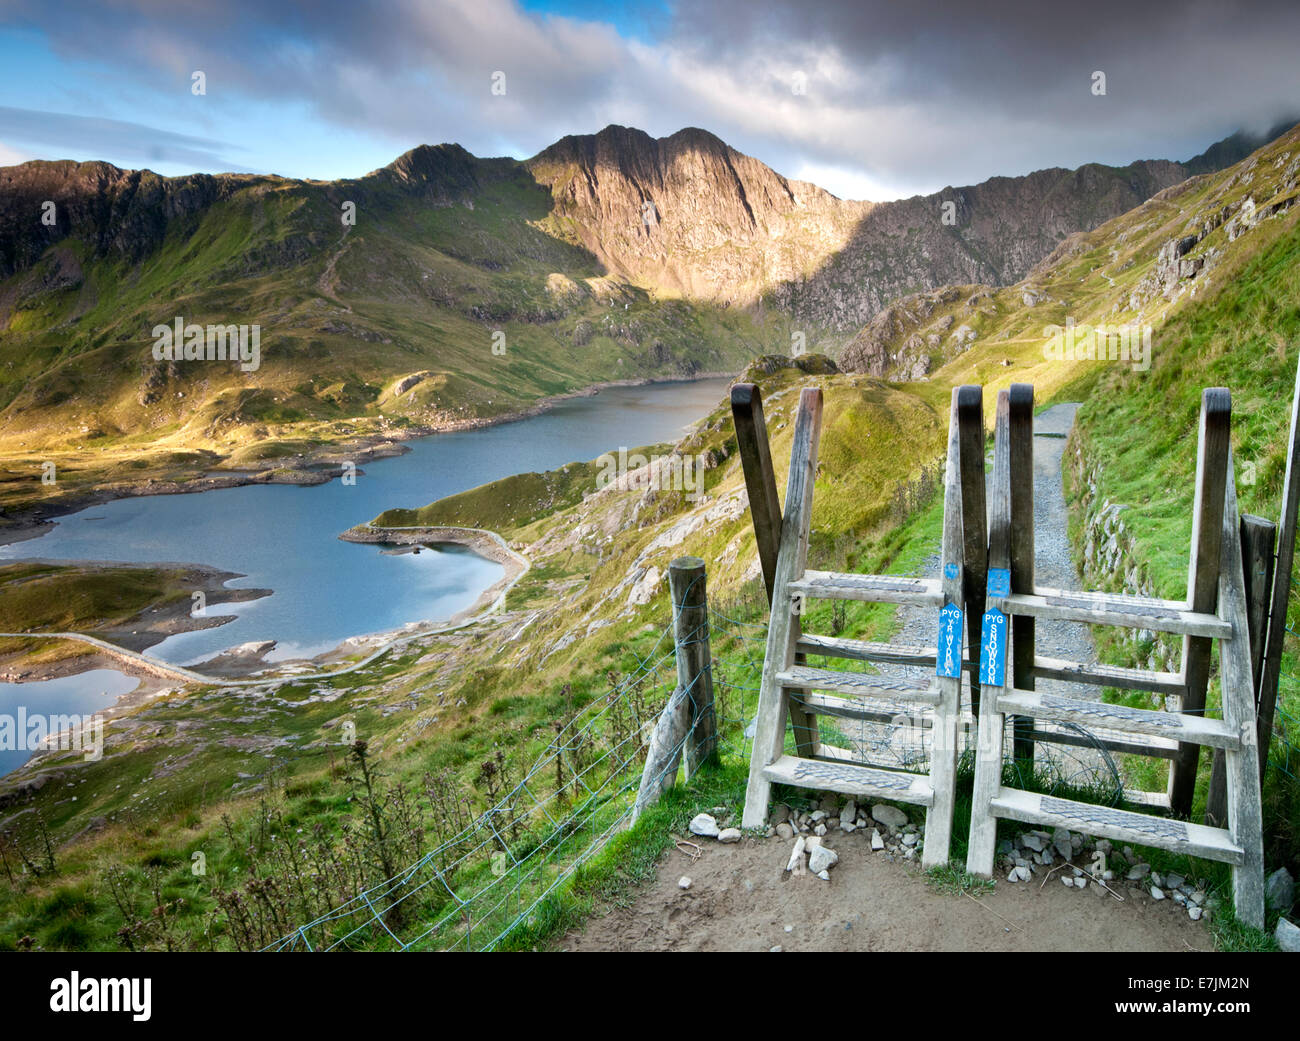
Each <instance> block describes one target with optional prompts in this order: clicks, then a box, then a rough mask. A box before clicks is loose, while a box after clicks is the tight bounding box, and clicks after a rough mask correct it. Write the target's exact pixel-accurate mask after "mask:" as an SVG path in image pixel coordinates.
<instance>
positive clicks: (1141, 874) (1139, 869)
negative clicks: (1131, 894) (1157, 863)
mask: <svg viewBox="0 0 1300 1041" xmlns="http://www.w3.org/2000/svg"><path fill="white" fill-rule="evenodd" d="M1150 873H1151V865H1150V864H1134V865H1133V866H1132V867H1131V868H1129V869H1128V874H1127V875H1125V876H1124V877H1125V878H1127V879H1128V880H1129V881H1130V882H1137V881H1139V880H1141V879H1143V878H1146V876H1147V875H1149V874H1150Z"/></svg>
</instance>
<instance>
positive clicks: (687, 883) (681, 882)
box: [677, 875, 691, 889]
mask: <svg viewBox="0 0 1300 1041" xmlns="http://www.w3.org/2000/svg"><path fill="white" fill-rule="evenodd" d="M677 888H678V889H690V888H691V879H690V876H689V875H683V876H682V877H681V878H679V879H678V880H677Z"/></svg>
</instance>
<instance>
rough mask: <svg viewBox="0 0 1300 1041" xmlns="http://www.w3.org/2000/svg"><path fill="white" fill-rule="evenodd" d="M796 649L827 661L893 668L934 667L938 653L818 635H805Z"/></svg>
mask: <svg viewBox="0 0 1300 1041" xmlns="http://www.w3.org/2000/svg"><path fill="white" fill-rule="evenodd" d="M795 650H797V651H798V652H800V653H801V654H821V655H825V656H826V657H828V658H847V659H851V660H853V661H883V662H889V663H891V664H893V665H918V666H929V667H931V668H933V667H934V664H935V657H936V651H935V648H933V647H915V646H912V645H910V644H900V643H870V642H868V641H866V640H846V639H844V638H842V637H838V636H819V635H817V634H815V633H803V634H802V635H801V636H800V637H799V642H798V644H797V645H796V647H795Z"/></svg>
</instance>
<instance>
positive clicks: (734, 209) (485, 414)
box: [0, 126, 1245, 501]
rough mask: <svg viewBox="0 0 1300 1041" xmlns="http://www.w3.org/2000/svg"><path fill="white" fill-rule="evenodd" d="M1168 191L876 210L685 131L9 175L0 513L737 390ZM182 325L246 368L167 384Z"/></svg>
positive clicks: (1143, 180) (1086, 188) (1073, 189)
mask: <svg viewBox="0 0 1300 1041" xmlns="http://www.w3.org/2000/svg"><path fill="white" fill-rule="evenodd" d="M1244 140H1245V139H1244V138H1240V139H1228V141H1226V142H1223V143H1221V145H1220V146H1216V148H1215V149H1211V150H1210V151H1209V152H1207V153H1206V154H1205V156H1203V157H1198V160H1196V161H1194V162H1196V163H1198V164H1200V165H1202V166H1204V165H1213V164H1214V163H1216V162H1226V161H1228V160H1229V159H1230V158H1231V157H1232V156H1233V155H1235V154H1236V151H1237V150H1239V149H1240V148H1241V147H1244V144H1243V142H1244ZM1187 173H1188V167H1187V166H1184V165H1182V164H1178V163H1173V162H1167V161H1163V160H1148V161H1142V162H1138V163H1134V164H1131V165H1130V166H1128V167H1124V168H1111V167H1102V166H1087V167H1083V168H1081V169H1080V170H1076V171H1067V170H1046V171H1039V172H1037V173H1034V174H1030V175H1028V176H1026V177H1018V178H994V179H992V180H990V181H987V182H984V183H983V184H980V185H976V186H972V187H967V188H960V189H947V190H945V191H944V192H940V193H937V194H936V195H933V196H925V197H917V198H914V199H908V200H902V201H898V202H891V203H881V204H873V203H869V202H854V201H846V200H841V199H838V198H836V197H835V196H833V195H831V194H830V193H828V192H826V191H824V190H822V189H820V188H818V187H816V186H815V185H811V184H807V183H804V182H799V181H792V180H789V179H787V178H784V177H782V176H781V175H780V174H778V173H776V172H775V171H773V170H772V169H770V168H769V167H767V166H766V165H764V164H763V163H761V162H759V161H758V160H757V159H754V158H752V157H750V156H746V155H743V154H741V153H740V152H737V151H736V150H734V149H732V148H730V147H729V146H727V145H726V144H725V143H723V142H722V141H720V140H719V139H718V138H716V137H715V136H713V135H712V134H709V133H707V132H705V131H703V130H697V129H687V130H683V131H680V132H679V133H677V134H673V135H671V136H670V137H667V138H662V139H654V138H651V137H650V136H649V135H647V134H645V133H643V132H641V131H639V130H634V129H628V128H623V127H615V126H611V127H607V128H606V129H605V130H602V131H601V132H600V133H598V134H594V135H583V136H573V137H566V138H564V139H562V140H561V141H558V142H556V144H554V145H552V146H551V147H549V148H547V149H545V150H543V151H542V152H541V153H539V154H538V155H536V156H534V157H533V158H532V159H529V160H526V161H523V162H519V161H516V160H513V159H501V158H498V159H483V158H478V157H475V156H473V155H471V154H470V153H469V152H467V151H466V150H465V149H463V148H461V147H460V146H458V145H438V146H420V147H418V148H415V149H412V150H411V151H410V152H407V153H406V154H404V155H402V156H400V157H399V158H398V159H397V160H395V161H394V162H393V163H391V164H389V165H388V166H386V167H383V168H381V169H379V170H375V171H373V172H372V173H370V174H367V175H366V176H364V177H361V178H356V179H350V180H344V181H336V182H318V181H304V180H292V179H286V178H281V177H272V176H260V175H231V174H223V175H215V176H210V175H202V174H196V175H192V176H187V177H175V178H168V177H159V176H158V175H156V174H153V173H151V172H149V171H147V170H146V171H131V170H121V169H118V168H117V167H114V166H112V165H110V164H107V163H100V162H91V163H76V162H30V163H25V164H22V165H21V166H16V167H9V168H3V169H0V456H5V457H7V458H8V459H9V460H10V463H11V469H12V471H13V472H14V474H15V476H14V477H13V478H12V480H7V481H6V480H0V499H3V500H5V501H12V498H11V494H10V493H14V494H19V495H30V494H44V493H42V492H39V490H38V491H36V492H33V491H32V490H31V489H30V487H29V485H30V482H24V481H23V479H22V476H21V475H22V474H25V473H27V472H28V469H29V467H30V466H32V465H34V463H33V460H34V453H37V452H38V449H39V453H40V454H41V458H42V459H44V458H46V457H50V456H52V455H60V454H61V453H62V454H63V456H66V458H64V462H66V463H67V464H69V465H67V466H62V467H61V469H60V473H61V474H62V475H63V476H61V478H60V487H61V489H64V488H74V489H75V487H76V486H77V482H78V481H79V480H84V481H86V482H89V483H91V484H94V483H96V482H99V481H102V480H104V479H105V478H106V477H116V478H121V479H127V478H130V479H142V478H143V477H144V476H146V475H149V474H153V475H154V476H165V477H166V478H167V479H173V477H175V478H176V479H182V478H183V477H184V475H185V473H178V474H176V475H173V474H171V473H168V474H166V475H160V474H156V473H155V468H156V467H157V465H158V464H157V459H158V458H159V456H160V453H159V451H158V450H159V449H163V450H165V451H166V452H169V453H170V457H171V458H173V459H175V460H176V461H177V463H176V465H177V466H178V467H180V469H181V471H184V472H191V471H193V472H203V471H205V470H207V469H210V468H212V467H214V466H221V465H226V466H237V467H253V468H264V467H266V466H278V465H281V464H280V463H278V462H277V460H280V459H284V458H295V459H296V458H298V457H300V456H301V454H302V453H303V452H304V451H308V450H311V449H312V448H313V446H320V445H325V444H330V443H334V442H337V441H340V440H347V439H353V438H358V437H363V438H386V437H391V436H394V435H398V436H404V435H403V434H402V433H401V432H402V431H405V432H406V433H411V432H420V431H427V430H434V429H448V428H455V427H459V426H464V425H472V424H475V423H479V422H483V421H487V420H491V419H494V418H499V417H502V416H505V415H510V414H518V413H520V412H522V411H525V410H527V409H528V408H530V407H532V406H534V405H535V404H536V403H537V402H538V401H539V400H541V399H544V398H546V397H549V396H553V395H556V394H562V393H566V392H571V391H574V390H577V389H580V388H583V387H587V386H591V385H592V384H597V383H601V382H606V381H617V380H637V379H652V378H672V377H678V378H680V377H685V376H692V375H697V374H699V373H701V372H709V371H718V372H734V371H737V370H738V369H739V368H741V367H742V366H743V365H744V364H745V363H746V362H747V361H748V360H749V359H751V358H753V357H756V356H759V355H763V354H770V353H788V352H789V351H790V348H791V342H792V341H791V336H792V333H794V332H802V333H803V334H804V339H805V342H806V345H807V346H808V347H809V348H810V349H821V350H829V351H831V352H832V353H838V351H839V348H840V347H841V346H843V345H844V344H846V343H848V342H849V341H850V340H852V339H853V338H854V337H855V336H857V335H858V334H859V331H860V330H861V327H862V326H863V325H864V323H867V322H870V321H871V320H872V319H873V318H874V317H875V316H877V315H878V314H880V313H881V310H882V308H884V307H886V306H887V305H888V304H889V303H890V302H891V301H893V300H895V299H897V298H899V297H900V296H902V295H904V294H907V293H914V292H916V291H918V290H928V289H933V288H935V287H938V286H942V285H946V284H949V283H954V282H987V283H990V284H1005V283H1008V282H1013V281H1015V280H1017V279H1019V278H1021V277H1023V276H1024V275H1025V274H1026V273H1027V272H1028V271H1029V270H1030V268H1031V267H1032V266H1033V265H1034V264H1035V263H1036V262H1038V261H1040V260H1041V259H1042V258H1043V257H1044V256H1046V255H1048V254H1049V253H1051V252H1052V250H1053V249H1054V248H1056V247H1057V246H1058V244H1059V243H1061V242H1063V241H1068V239H1069V237H1070V236H1071V235H1072V234H1075V233H1077V232H1079V231H1083V230H1087V229H1090V228H1092V227H1095V226H1096V225H1098V224H1100V223H1101V222H1103V221H1105V220H1107V219H1109V218H1110V217H1113V216H1115V215H1116V214H1119V213H1121V212H1124V211H1125V210H1127V209H1129V208H1131V207H1132V206H1134V205H1136V204H1137V203H1140V202H1141V201H1143V200H1144V199H1146V198H1148V197H1150V196H1152V195H1155V194H1157V193H1159V192H1160V191H1162V190H1164V189H1167V188H1168V187H1169V186H1170V185H1174V184H1177V183H1179V182H1181V181H1182V180H1183V179H1184V178H1185V177H1186V176H1187ZM945 202H950V203H952V204H953V205H952V212H953V214H954V215H955V217H956V223H955V224H954V225H952V226H949V225H947V224H944V223H943V222H942V220H941V219H940V218H941V214H942V204H943V203H945ZM47 204H52V207H51V206H50V205H47ZM43 218H44V219H43ZM178 319H180V320H182V323H183V324H198V325H202V326H213V327H217V326H220V327H223V328H224V327H225V326H229V325H235V326H247V327H249V328H250V329H251V328H252V327H254V326H255V327H257V329H258V331H259V334H260V356H259V359H258V364H257V365H256V367H255V368H251V369H250V368H249V367H247V366H241V365H240V364H239V363H238V362H231V361H207V362H203V363H198V362H185V361H182V360H178V359H171V358H166V357H164V358H163V359H162V360H159V359H157V358H156V357H155V354H154V347H155V337H154V335H153V330H155V328H156V327H159V326H172V325H174V323H175V322H176V321H177V320H178ZM250 335H251V334H250ZM187 468H188V470H187ZM141 471H144V472H145V473H143V474H142V473H141ZM65 477H66V479H67V482H68V483H65V480H64V478H65ZM15 489H18V491H17V492H15ZM59 494H63V492H62V491H60V492H59Z"/></svg>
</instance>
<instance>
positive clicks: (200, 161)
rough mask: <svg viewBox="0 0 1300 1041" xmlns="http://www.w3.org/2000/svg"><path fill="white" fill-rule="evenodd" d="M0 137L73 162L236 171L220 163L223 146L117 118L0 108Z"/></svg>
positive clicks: (237, 168)
mask: <svg viewBox="0 0 1300 1041" xmlns="http://www.w3.org/2000/svg"><path fill="white" fill-rule="evenodd" d="M0 137H3V138H8V139H10V140H14V141H22V142H24V143H27V144H34V145H38V146H40V147H41V148H42V149H43V150H45V151H47V152H53V153H55V154H61V155H68V156H73V157H87V158H89V157H94V158H96V159H99V158H105V157H112V158H113V159H114V160H116V161H117V162H140V161H141V160H143V161H144V162H145V163H152V164H154V165H163V164H170V165H178V166H182V167H193V168H195V169H214V168H218V169H223V170H236V171H239V170H240V169H241V168H240V167H235V166H232V165H231V164H230V163H229V161H228V160H226V159H225V158H224V156H223V154H222V152H221V150H223V149H226V148H228V147H229V146H227V145H223V144H222V143H221V142H219V141H209V140H207V139H206V138H202V137H192V136H190V135H188V134H177V133H173V132H172V131H170V130H159V129H158V128H156V127H150V126H145V125H143V124H141V123H129V122H125V121H123V120H119V119H101V118H98V117H94V116H74V115H69V114H67V113H62V112H41V111H38V110H36V109H29V108H9V107H7V106H3V105H0ZM19 161H20V162H21V161H22V160H19Z"/></svg>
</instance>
